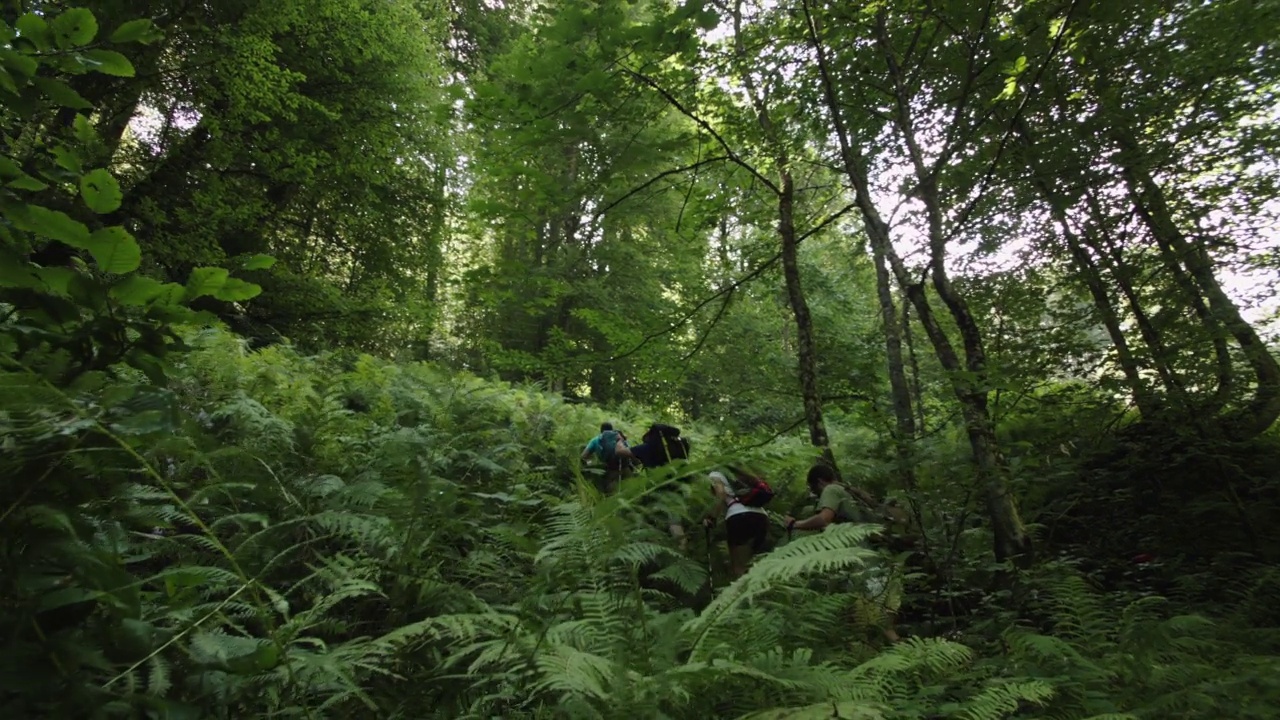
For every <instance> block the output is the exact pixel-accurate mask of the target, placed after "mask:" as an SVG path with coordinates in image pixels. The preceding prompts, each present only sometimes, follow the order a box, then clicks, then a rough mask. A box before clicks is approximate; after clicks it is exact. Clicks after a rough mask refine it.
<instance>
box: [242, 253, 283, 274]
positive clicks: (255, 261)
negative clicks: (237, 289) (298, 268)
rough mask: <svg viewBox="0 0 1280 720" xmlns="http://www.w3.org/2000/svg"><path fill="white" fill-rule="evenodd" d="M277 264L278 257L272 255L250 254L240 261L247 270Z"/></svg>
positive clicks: (265, 267)
mask: <svg viewBox="0 0 1280 720" xmlns="http://www.w3.org/2000/svg"><path fill="white" fill-rule="evenodd" d="M275 264H276V259H275V258H273V257H271V256H270V255H262V254H258V255H250V256H249V257H247V258H244V259H243V260H241V261H240V267H241V268H243V269H245V270H266V269H267V268H269V267H271V266H272V265H275Z"/></svg>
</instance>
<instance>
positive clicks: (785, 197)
mask: <svg viewBox="0 0 1280 720" xmlns="http://www.w3.org/2000/svg"><path fill="white" fill-rule="evenodd" d="M733 24H734V28H733V29H734V48H735V51H736V53H737V56H738V59H739V60H740V61H743V62H747V61H749V58H748V57H747V54H746V51H745V48H744V47H743V44H742V35H741V29H742V27H741V26H742V12H741V4H740V3H738V4H735V5H734V16H733ZM743 81H744V84H745V85H746V88H747V94H748V96H749V97H750V98H751V104H752V106H753V107H754V109H755V112H756V120H757V122H759V123H760V128H761V129H762V130H763V131H764V134H765V137H766V138H768V139H769V142H771V143H772V144H773V149H774V161H775V163H776V164H777V173H778V180H779V185H778V237H779V239H780V240H781V242H782V274H783V277H784V278H785V280H786V286H787V301H788V303H789V304H790V305H791V312H792V314H793V315H794V316H795V320H796V357H797V359H798V360H799V366H800V367H799V375H800V394H801V398H802V399H803V401H804V416H805V420H806V422H807V423H808V426H809V440H810V442H812V443H813V445H814V447H816V448H820V449H821V450H822V455H823V458H824V459H825V460H826V461H827V462H828V463H829V464H830V465H831V467H832V468H834V469H836V471H837V474H838V473H839V467H838V465H837V464H836V462H835V456H834V454H833V453H832V452H831V448H830V445H831V441H830V439H829V438H828V437H827V426H826V423H825V422H823V418H822V396H821V395H820V394H819V392H818V361H817V352H816V350H815V346H814V342H813V319H812V318H811V317H810V315H809V304H808V303H807V302H806V301H805V298H804V290H803V288H802V287H801V285H800V264H799V257H798V256H799V253H798V250H799V242H798V241H797V239H796V228H795V215H794V213H795V184H794V182H793V181H792V178H791V159H790V157H789V155H788V154H787V151H786V148H785V146H784V145H783V141H782V138H780V137H779V136H778V133H777V130H776V128H775V127H774V125H773V122H772V120H771V119H770V117H769V108H768V106H767V105H766V104H765V102H764V99H763V98H762V97H761V96H760V93H759V92H758V91H757V88H756V86H755V82H754V80H752V79H751V75H750V73H749V72H748V73H743Z"/></svg>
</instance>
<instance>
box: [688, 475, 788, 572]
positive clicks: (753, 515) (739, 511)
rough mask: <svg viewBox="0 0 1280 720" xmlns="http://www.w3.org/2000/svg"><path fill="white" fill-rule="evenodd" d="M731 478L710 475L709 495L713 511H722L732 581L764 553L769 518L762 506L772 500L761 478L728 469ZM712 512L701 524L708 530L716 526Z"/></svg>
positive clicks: (715, 513) (771, 492)
mask: <svg viewBox="0 0 1280 720" xmlns="http://www.w3.org/2000/svg"><path fill="white" fill-rule="evenodd" d="M729 471H730V472H732V473H733V475H734V479H733V480H732V481H731V480H729V478H727V477H726V476H725V475H724V473H721V472H712V473H710V478H711V494H712V495H714V496H715V498H716V508H715V509H716V510H719V509H721V508H723V511H724V526H725V536H726V540H727V542H728V545H729V574H730V576H731V577H732V578H733V579H734V580H737V579H738V578H740V577H742V575H743V574H744V573H745V572H746V571H747V566H748V565H750V564H751V558H752V557H754V556H755V555H757V554H759V553H761V552H764V549H765V544H766V542H767V540H768V535H769V516H768V515H767V514H765V511H764V506H765V505H766V504H767V503H768V502H769V501H770V500H772V499H773V489H772V488H770V487H769V484H768V483H766V482H765V481H764V480H763V479H761V478H760V477H758V476H756V475H753V474H751V473H748V472H744V471H742V470H739V469H737V468H729ZM717 514H718V513H717V512H715V511H714V510H713V511H712V512H709V513H707V516H706V517H705V518H704V519H703V521H702V523H703V525H704V526H706V528H707V536H708V537H710V528H711V527H713V526H714V525H715V523H716V515H717Z"/></svg>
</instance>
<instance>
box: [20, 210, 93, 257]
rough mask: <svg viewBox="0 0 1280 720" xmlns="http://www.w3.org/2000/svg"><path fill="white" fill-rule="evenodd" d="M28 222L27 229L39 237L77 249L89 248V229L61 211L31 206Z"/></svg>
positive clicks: (28, 212) (28, 211)
mask: <svg viewBox="0 0 1280 720" xmlns="http://www.w3.org/2000/svg"><path fill="white" fill-rule="evenodd" d="M27 221H28V227H27V228H26V229H28V230H30V231H31V232H34V233H36V234H37V235H42V236H44V237H47V238H49V239H51V240H58V241H61V242H64V243H66V244H68V245H70V246H71V247H75V248H87V247H88V244H89V228H87V227H85V225H84V223H82V222H79V221H76V220H72V219H71V216H69V215H67V214H66V213H64V212H62V211H61V210H50V209H48V208H45V207H40V206H39V205H31V206H29V207H28V208H27Z"/></svg>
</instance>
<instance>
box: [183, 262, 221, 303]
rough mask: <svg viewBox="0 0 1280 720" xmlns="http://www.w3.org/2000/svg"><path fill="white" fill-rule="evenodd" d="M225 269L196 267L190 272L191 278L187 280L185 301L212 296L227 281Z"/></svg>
mask: <svg viewBox="0 0 1280 720" xmlns="http://www.w3.org/2000/svg"><path fill="white" fill-rule="evenodd" d="M228 274H229V273H228V272H227V269H226V268H220V267H198V268H196V269H195V270H192V271H191V276H190V277H188V278H187V299H188V300H194V299H195V298H198V297H201V296H204V295H212V294H214V293H216V292H217V291H218V289H219V288H221V287H222V285H223V284H224V283H225V282H226V281H227V275H228Z"/></svg>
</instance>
